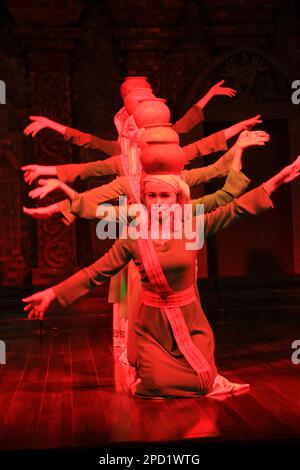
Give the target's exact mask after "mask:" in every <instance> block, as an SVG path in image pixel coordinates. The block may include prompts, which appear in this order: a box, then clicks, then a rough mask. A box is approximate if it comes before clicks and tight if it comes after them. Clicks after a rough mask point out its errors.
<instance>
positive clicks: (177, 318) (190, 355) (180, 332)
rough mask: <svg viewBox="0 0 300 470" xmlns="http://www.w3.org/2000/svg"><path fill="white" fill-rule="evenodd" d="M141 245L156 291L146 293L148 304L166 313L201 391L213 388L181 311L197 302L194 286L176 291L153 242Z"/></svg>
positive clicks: (139, 242) (146, 269) (206, 365)
mask: <svg viewBox="0 0 300 470" xmlns="http://www.w3.org/2000/svg"><path fill="white" fill-rule="evenodd" d="M137 243H138V248H139V252H140V255H141V259H142V262H143V266H144V269H145V271H146V273H147V276H148V278H149V281H150V283H151V285H152V287H153V288H154V290H155V292H151V293H148V291H146V292H144V301H145V304H146V305H147V304H150V305H153V303H155V305H154V306H156V307H158V308H161V309H162V310H163V311H164V312H165V314H166V316H167V318H168V321H169V323H170V325H171V328H172V331H173V334H174V337H175V340H176V343H177V346H178V348H179V350H180V351H181V353H182V354H183V356H184V357H185V359H186V360H187V362H188V363H189V364H190V366H191V367H192V369H194V371H195V372H196V373H197V379H198V385H199V389H200V390H203V389H209V388H210V386H211V376H210V366H209V364H208V362H207V360H206V359H205V357H204V356H203V354H202V353H201V352H200V351H199V349H198V348H197V347H196V345H195V344H194V343H193V341H192V338H191V336H190V333H189V331H188V328H187V325H186V322H185V320H184V317H183V314H182V311H181V308H180V307H181V306H183V305H186V304H187V303H191V302H192V301H193V300H195V298H196V294H195V290H194V286H192V287H191V288H189V289H187V290H185V291H180V292H176V291H173V290H172V289H171V287H170V286H169V284H168V281H167V279H166V277H165V275H164V273H163V270H162V268H161V266H160V264H159V260H158V257H157V253H156V251H155V248H154V244H153V242H152V240H149V239H142V238H139V239H138V240H137ZM191 289H192V290H193V295H192V294H191ZM168 299H169V300H168ZM188 300H189V301H188Z"/></svg>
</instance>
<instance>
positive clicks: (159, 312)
mask: <svg viewBox="0 0 300 470" xmlns="http://www.w3.org/2000/svg"><path fill="white" fill-rule="evenodd" d="M299 171H300V157H298V159H297V160H296V161H295V162H294V163H293V164H292V165H289V166H287V167H286V168H284V169H283V170H281V172H279V173H278V174H277V175H276V176H274V177H273V178H271V179H270V180H268V181H267V182H266V183H264V184H263V185H262V186H259V187H258V188H256V189H254V190H252V191H250V192H248V193H246V194H245V195H243V196H242V197H240V198H239V199H236V200H235V201H234V202H232V203H230V204H228V205H226V206H223V207H220V208H218V209H217V210H216V211H214V212H211V213H209V214H205V215H204V216H203V221H204V235H205V237H208V236H211V235H213V234H214V233H216V232H217V231H218V230H220V229H222V228H224V227H226V226H227V225H229V224H230V223H232V222H234V221H238V220H242V219H243V218H245V217H247V216H251V215H256V214H258V213H260V212H263V211H265V210H268V209H270V208H272V207H273V205H272V201H271V199H270V196H271V194H272V192H273V191H274V190H275V189H277V188H278V187H279V186H280V185H282V184H283V183H287V182H289V181H292V180H293V179H294V178H296V177H297V176H299ZM141 188H142V189H141V195H142V200H143V202H144V203H145V205H146V207H147V210H148V214H150V213H151V207H152V206H153V205H154V204H155V205H157V204H159V205H162V204H164V205H165V204H166V205H167V206H171V205H172V204H174V203H176V202H179V203H186V202H187V201H188V199H189V188H188V186H187V185H186V184H185V183H184V182H183V181H182V180H181V179H180V177H179V176H176V175H153V176H151V175H148V176H147V175H146V176H145V177H144V179H143V182H142V185H141ZM167 206H166V207H167ZM152 208H153V207H152ZM152 212H153V211H152ZM162 214H163V213H162ZM196 217H200V216H196ZM193 219H194V220H193V222H196V218H193ZM163 221H164V215H162V216H158V218H157V220H156V226H157V227H158V230H157V233H156V236H155V239H154V238H153V231H152V239H150V238H146V237H145V238H144V239H142V238H140V239H136V240H135V239H130V238H127V239H121V240H118V241H116V242H115V244H114V245H113V246H112V248H111V249H110V250H109V251H108V253H106V254H105V255H104V256H103V257H102V258H100V259H99V260H98V261H96V262H95V263H94V264H92V265H90V266H89V267H87V268H84V269H82V270H81V271H79V272H77V273H76V274H74V275H73V276H71V277H69V278H68V279H66V280H65V281H63V282H61V283H60V284H57V285H56V286H54V287H52V288H49V289H46V290H44V291H41V292H38V293H36V294H34V295H32V296H30V297H28V298H26V299H23V301H24V302H26V303H27V305H26V306H25V309H24V310H25V311H29V316H28V317H29V318H30V319H37V318H43V316H44V313H45V312H46V310H47V309H48V307H49V305H50V304H51V302H53V301H54V300H55V299H57V300H58V301H59V302H60V303H61V304H62V305H64V306H66V305H68V304H71V303H72V302H74V301H75V300H76V299H78V298H79V297H81V296H83V295H84V294H86V293H87V292H89V291H90V289H92V288H93V287H95V286H97V285H99V283H101V282H103V281H105V280H107V279H109V278H110V277H111V276H113V275H114V274H116V273H117V272H118V271H119V270H121V269H122V268H123V267H124V266H125V265H126V264H127V263H128V262H129V261H130V260H131V259H133V260H134V262H135V264H136V265H137V266H138V268H139V272H140V276H141V281H142V286H143V304H142V306H141V308H140V311H139V314H138V315H137V319H136V321H135V331H136V335H137V368H136V373H137V379H136V381H135V382H134V384H132V386H131V389H130V390H131V394H132V395H133V396H135V397H144V398H154V397H195V396H199V395H206V396H213V395H214V394H218V391H221V392H222V388H223V390H225V391H228V392H231V391H235V390H240V389H241V388H243V387H238V386H235V384H230V382H228V381H226V379H224V378H222V377H221V376H219V375H218V374H217V369H216V365H215V361H214V337H213V333H212V330H211V328H210V326H209V324H208V321H207V319H206V317H205V314H204V312H203V310H202V308H201V305H200V303H199V300H198V297H197V296H196V293H195V288H194V285H195V263H196V260H197V254H198V249H196V248H194V249H190V248H191V247H190V245H189V243H190V242H191V240H190V239H186V238H185V237H184V236H183V237H181V238H178V237H177V236H176V230H174V231H173V232H171V236H170V237H169V239H165V235H164V234H163V233H162V230H161V227H163V225H164V224H163ZM152 223H153V221H152ZM174 229H175V227H174ZM150 230H151V227H150Z"/></svg>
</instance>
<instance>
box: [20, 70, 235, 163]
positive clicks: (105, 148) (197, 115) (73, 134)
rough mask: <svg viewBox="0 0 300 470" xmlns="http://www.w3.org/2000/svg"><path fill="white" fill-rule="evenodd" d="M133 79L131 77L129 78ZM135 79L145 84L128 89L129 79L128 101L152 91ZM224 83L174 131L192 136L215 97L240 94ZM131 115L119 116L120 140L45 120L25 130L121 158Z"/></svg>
mask: <svg viewBox="0 0 300 470" xmlns="http://www.w3.org/2000/svg"><path fill="white" fill-rule="evenodd" d="M128 78H129V77H128ZM131 78H132V79H134V78H136V79H144V80H138V81H135V82H134V80H129V81H128V82H130V81H132V82H133V85H132V86H130V85H129V86H128V83H127V84H126V79H125V81H124V83H123V84H122V85H121V95H122V98H123V99H124V98H125V97H126V95H127V94H128V93H129V92H130V91H132V90H134V89H135V88H136V87H137V86H138V87H146V88H150V89H151V86H150V85H149V83H148V82H147V79H146V77H131ZM223 84H224V80H221V81H220V82H218V83H216V84H215V85H213V86H212V87H211V88H210V90H209V91H208V92H207V93H206V94H205V95H204V96H203V97H202V98H201V99H200V100H199V101H198V102H197V103H196V104H195V105H194V106H192V108H190V109H189V110H188V111H187V113H186V114H185V115H184V116H182V117H181V118H180V119H179V120H178V121H177V122H176V123H175V124H174V126H173V129H174V130H175V131H176V132H178V134H183V133H187V132H189V131H190V130H191V129H193V127H195V126H196V125H197V124H199V123H200V122H202V121H203V120H204V116H203V109H204V107H205V106H206V105H207V104H208V102H209V101H210V100H211V99H212V98H213V97H214V96H220V95H223V96H228V97H234V96H235V95H236V91H235V90H233V89H232V88H228V87H223ZM129 116H130V115H129V114H128V112H127V111H126V109H125V107H123V108H121V109H120V110H119V111H118V112H117V113H116V115H115V118H114V121H115V125H116V128H117V130H118V140H106V139H102V138H100V137H96V136H93V135H91V134H87V133H84V132H81V131H79V130H77V129H73V128H71V127H68V126H65V125H63V124H59V123H58V122H55V121H53V120H51V119H48V118H46V117H44V116H30V117H29V118H30V120H31V121H33V122H32V123H30V124H28V126H27V127H26V128H25V129H24V134H25V135H27V136H29V135H32V137H35V136H36V134H37V133H38V132H39V131H41V130H42V129H46V128H49V129H52V130H54V131H56V132H58V133H59V134H62V135H63V136H64V139H65V140H66V141H67V142H71V143H73V144H75V145H78V146H79V147H82V148H85V149H88V150H95V151H97V152H103V153H105V154H106V155H117V154H120V153H121V152H122V145H121V140H120V138H121V136H122V132H123V128H124V123H125V122H126V120H127V119H128V117H129Z"/></svg>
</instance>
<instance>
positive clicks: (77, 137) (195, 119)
mask: <svg viewBox="0 0 300 470" xmlns="http://www.w3.org/2000/svg"><path fill="white" fill-rule="evenodd" d="M122 110H124V108H122ZM122 110H120V111H119V113H121V112H122ZM119 113H118V114H119ZM126 114H127V113H126ZM203 120H204V116H203V112H202V109H201V108H200V107H199V106H197V105H194V106H192V107H191V108H190V109H189V110H188V111H187V112H186V113H185V114H184V116H182V118H180V119H179V120H178V121H176V123H175V124H174V125H173V129H174V130H175V131H176V132H178V134H184V133H186V132H189V131H190V130H191V129H193V127H195V126H196V125H197V124H199V123H200V122H202V121H203ZM64 139H65V140H66V141H67V142H71V143H72V144H75V145H78V146H79V147H82V148H84V149H87V150H96V151H97V152H104V153H105V154H106V155H117V154H119V153H121V144H120V142H119V141H117V140H107V139H101V138H100V137H96V136H94V135H91V134H87V133H85V132H81V131H79V130H77V129H73V128H72V127H66V130H65V134H64ZM221 150H222V149H221ZM109 174H111V173H109Z"/></svg>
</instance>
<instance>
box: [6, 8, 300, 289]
mask: <svg viewBox="0 0 300 470" xmlns="http://www.w3.org/2000/svg"><path fill="white" fill-rule="evenodd" d="M299 19H300V3H299V2H298V1H297V0H288V1H285V2H282V1H279V0H278V1H276V0H275V1H268V2H261V1H258V0H252V1H251V2H250V1H249V0H233V1H230V2H225V1H223V0H199V1H191V0H172V1H170V0H157V1H155V0H143V1H142V0H131V1H130V0H127V1H124V0H114V1H109V0H106V1H104V0H103V1H93V0H90V1H88V0H86V1H83V0H72V1H71V0H70V1H67V0H66V1H64V2H57V1H54V0H53V1H51V0H49V1H44V2H26V1H21V0H7V1H5V2H3V1H1V2H0V79H1V80H4V81H5V82H6V86H7V104H6V105H0V281H1V283H2V284H4V285H16V286H17V285H22V284H30V283H33V284H47V283H52V282H53V281H55V280H57V279H60V278H64V277H65V276H66V275H67V274H68V273H70V272H73V271H74V270H75V269H77V268H78V267H79V266H82V265H83V264H86V263H89V262H90V261H92V260H93V259H95V258H96V257H97V256H100V255H101V254H102V253H104V252H105V251H106V250H107V248H108V244H105V243H104V244H103V243H102V244H100V243H99V242H98V240H97V239H96V237H95V223H92V222H91V223H90V222H87V221H78V223H76V224H75V225H74V226H73V227H70V228H68V227H65V226H64V225H63V224H62V223H61V222H60V220H59V218H57V219H50V220H47V221H38V222H37V221H34V220H31V219H29V218H27V217H25V216H24V215H23V214H22V209H21V208H22V206H23V205H26V206H30V205H32V202H30V200H29V199H28V196H27V193H28V187H27V186H26V185H25V183H24V182H23V180H22V175H21V172H20V166H22V165H24V164H29V163H34V162H35V163H40V164H59V163H63V162H79V161H87V160H89V159H91V158H92V159H96V158H98V157H97V156H95V155H88V154H87V153H86V152H84V151H78V149H75V148H73V147H71V146H70V145H68V144H66V143H65V142H64V140H63V138H62V137H61V136H58V135H56V134H55V133H53V132H51V131H46V130H44V131H42V132H41V133H40V134H39V135H38V136H37V137H36V138H35V139H34V140H32V139H31V138H25V137H24V136H23V134H22V131H23V129H24V127H25V126H26V125H27V124H28V116H29V115H31V114H33V115H45V116H47V117H50V118H52V119H55V120H57V121H59V122H61V123H64V124H68V125H72V126H73V127H76V128H79V129H81V130H83V131H86V132H90V133H94V134H96V135H97V134H98V135H101V136H103V137H106V138H114V137H115V136H116V133H115V130H114V126H113V115H114V113H115V112H116V111H117V110H118V109H119V108H120V106H121V104H122V103H121V100H120V97H119V86H120V83H121V81H122V77H123V76H125V75H127V74H142V75H144V74H145V75H148V76H149V80H150V82H151V84H152V86H153V88H154V90H155V92H156V94H157V95H158V96H162V97H165V98H167V100H168V102H169V105H170V107H171V109H172V112H173V120H174V119H175V118H176V117H178V116H180V115H181V114H182V113H183V112H184V111H185V110H186V109H187V108H188V107H189V106H190V105H191V104H193V103H194V102H196V101H197V100H198V99H199V97H200V96H202V95H203V94H204V93H205V92H206V91H207V90H208V88H209V87H210V86H211V85H212V84H214V83H215V82H217V81H219V80H221V79H225V80H226V83H227V84H228V86H232V87H234V88H236V89H237V90H238V92H239V93H238V96H237V98H235V99H234V100H229V99H226V98H220V99H215V100H214V101H213V102H212V103H211V104H209V105H208V107H207V109H206V110H205V117H206V121H205V124H204V126H203V127H201V128H199V129H196V130H195V131H194V132H193V133H191V135H190V136H188V141H191V140H192V138H193V136H194V137H198V138H199V135H202V133H204V134H205V135H207V134H209V133H210V132H213V131H215V130H219V129H221V128H224V127H226V126H228V125H230V124H231V123H233V122H236V121H238V120H241V119H245V118H247V117H250V116H252V115H255V114H257V113H261V114H262V117H263V119H264V123H263V125H262V126H261V127H262V128H263V129H265V130H267V131H268V132H270V133H271V136H272V142H271V143H270V145H269V146H268V147H267V148H264V149H255V150H251V151H248V152H247V153H248V154H247V155H246V157H245V167H244V168H245V172H246V174H247V175H248V176H249V177H250V178H251V179H252V185H253V186H255V185H256V184H258V183H260V182H262V181H264V180H265V179H266V178H268V177H269V176H270V175H272V174H273V173H274V172H275V171H276V170H278V169H279V168H280V167H282V166H283V165H285V164H288V163H289V162H290V161H291V159H294V157H295V156H296V155H297V154H298V153H300V105H299V106H295V105H293V104H292V103H291V93H292V90H291V83H292V81H293V80H297V79H300V61H299V52H300V34H299V25H300V21H299ZM216 157H217V156H214V157H208V158H207V159H206V163H207V162H209V161H211V160H212V159H214V158H216ZM198 164H199V165H200V164H201V162H200V163H198ZM103 181H105V180H102V181H99V180H98V182H96V181H94V182H89V183H88V184H87V185H81V186H79V187H78V189H79V190H84V189H86V188H87V187H91V186H92V185H95V184H97V185H98V184H99V183H100V182H103ZM213 189H214V186H209V187H207V188H205V190H206V191H209V190H213ZM199 191H201V188H200V189H199ZM58 199H61V195H56V196H51V197H48V198H47V199H46V200H45V201H44V202H42V203H41V204H42V205H48V204H49V203H51V202H52V201H54V200H58ZM299 201H300V184H299V182H297V183H295V184H293V186H292V188H290V187H289V188H284V189H283V190H282V191H279V193H278V194H277V195H276V197H275V205H276V211H274V212H273V213H270V214H268V215H266V216H263V217H260V218H258V219H257V220H251V221H247V222H246V223H244V224H241V225H239V226H235V227H232V228H230V229H228V230H226V231H224V232H223V233H220V234H219V235H218V236H217V237H216V238H215V239H213V240H211V241H209V242H208V244H207V250H206V249H205V250H204V251H203V253H202V254H201V263H200V264H201V267H200V275H201V276H204V277H205V276H207V275H209V276H224V277H226V276H257V275H267V276H270V275H272V276H273V275H280V276H282V275H286V274H297V273H299V272H300V248H299V247H298V240H299V235H300V217H299V216H300V214H299V212H300V204H299ZM207 254H208V257H207V256H206V255H207Z"/></svg>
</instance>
